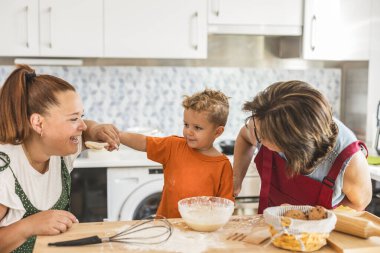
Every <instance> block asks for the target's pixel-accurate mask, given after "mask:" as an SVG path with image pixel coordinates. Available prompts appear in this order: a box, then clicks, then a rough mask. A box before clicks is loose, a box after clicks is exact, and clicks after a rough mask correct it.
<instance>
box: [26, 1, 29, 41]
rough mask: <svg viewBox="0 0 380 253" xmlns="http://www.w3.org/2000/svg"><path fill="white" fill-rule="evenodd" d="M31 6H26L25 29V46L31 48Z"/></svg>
mask: <svg viewBox="0 0 380 253" xmlns="http://www.w3.org/2000/svg"><path fill="white" fill-rule="evenodd" d="M28 18H29V6H28V5H27V6H25V30H26V43H25V46H26V47H27V48H29V20H28Z"/></svg>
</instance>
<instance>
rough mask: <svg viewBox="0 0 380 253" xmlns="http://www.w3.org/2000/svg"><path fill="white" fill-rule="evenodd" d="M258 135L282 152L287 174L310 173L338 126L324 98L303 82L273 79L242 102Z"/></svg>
mask: <svg viewBox="0 0 380 253" xmlns="http://www.w3.org/2000/svg"><path fill="white" fill-rule="evenodd" d="M243 110H244V111H250V112H252V115H253V116H254V117H255V119H257V120H258V124H259V126H260V136H261V138H262V139H265V140H267V141H269V142H271V143H273V144H275V145H276V146H277V147H279V148H280V150H281V151H282V152H283V153H284V155H285V157H286V160H287V164H288V169H287V174H288V175H289V176H295V175H299V174H303V175H305V174H309V173H311V172H312V171H313V170H314V168H315V167H316V165H317V164H318V163H320V162H321V161H322V160H323V159H324V157H325V156H326V155H327V154H328V153H329V152H330V151H331V150H332V149H333V147H334V145H335V142H336V138H337V135H338V127H337V125H336V123H335V122H334V120H333V116H332V109H331V106H330V104H329V103H328V101H327V99H326V97H325V96H324V95H323V94H322V93H321V92H319V91H318V90H317V89H315V88H313V87H312V86H311V85H309V84H308V83H306V82H302V81H297V80H293V81H287V82H277V83H274V84H272V85H270V86H269V87H268V88H267V89H265V90H263V91H262V92H259V93H258V94H257V96H256V97H254V99H253V100H252V101H249V102H246V103H245V104H244V106H243Z"/></svg>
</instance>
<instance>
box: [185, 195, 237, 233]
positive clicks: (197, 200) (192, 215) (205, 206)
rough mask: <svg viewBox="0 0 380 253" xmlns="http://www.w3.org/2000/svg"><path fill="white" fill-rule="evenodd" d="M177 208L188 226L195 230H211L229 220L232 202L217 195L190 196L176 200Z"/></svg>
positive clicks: (232, 209) (216, 228) (232, 206)
mask: <svg viewBox="0 0 380 253" xmlns="http://www.w3.org/2000/svg"><path fill="white" fill-rule="evenodd" d="M178 210H179V213H180V214H181V216H182V218H183V220H184V221H185V222H186V224H187V225H188V226H189V227H191V228H192V229H194V230H196V231H201V232H211V231H215V230H218V229H219V228H221V227H223V226H224V225H225V224H226V223H227V222H228V221H229V219H230V217H231V215H232V213H233V211H234V202H233V201H231V200H229V199H225V198H219V197H209V196H200V197H192V198H186V199H182V200H180V201H178Z"/></svg>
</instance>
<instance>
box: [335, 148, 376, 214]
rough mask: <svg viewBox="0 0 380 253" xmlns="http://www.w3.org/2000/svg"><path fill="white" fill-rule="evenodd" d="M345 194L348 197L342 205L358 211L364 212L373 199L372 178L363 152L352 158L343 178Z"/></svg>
mask: <svg viewBox="0 0 380 253" xmlns="http://www.w3.org/2000/svg"><path fill="white" fill-rule="evenodd" d="M343 193H344V194H346V197H345V198H344V199H343V201H342V203H341V204H342V205H345V206H349V207H351V208H353V209H356V210H360V211H361V210H364V209H365V208H366V207H367V205H368V204H369V202H371V199H372V184H371V176H370V172H369V168H368V163H367V159H366V158H365V156H364V154H363V153H362V152H357V153H356V154H354V155H353V157H352V158H351V160H350V162H349V164H348V166H347V168H346V171H345V173H344V177H343Z"/></svg>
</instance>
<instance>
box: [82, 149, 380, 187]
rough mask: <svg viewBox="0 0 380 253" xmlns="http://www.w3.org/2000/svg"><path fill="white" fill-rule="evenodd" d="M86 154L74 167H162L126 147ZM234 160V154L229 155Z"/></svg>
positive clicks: (375, 169)
mask: <svg viewBox="0 0 380 253" xmlns="http://www.w3.org/2000/svg"><path fill="white" fill-rule="evenodd" d="M84 152H85V153H84V154H85V155H84V156H83V157H79V158H77V159H76V160H75V161H74V168H102V167H104V168H111V167H112V168H118V167H134V168H135V167H162V165H161V164H159V163H156V162H153V161H151V160H149V159H148V158H147V157H146V152H140V151H136V150H133V149H130V148H124V149H121V150H118V151H112V152H108V151H105V150H101V151H92V150H88V151H84ZM228 158H229V159H230V160H231V163H232V161H233V156H228ZM369 169H370V173H371V178H372V179H373V180H376V181H380V165H369Z"/></svg>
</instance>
